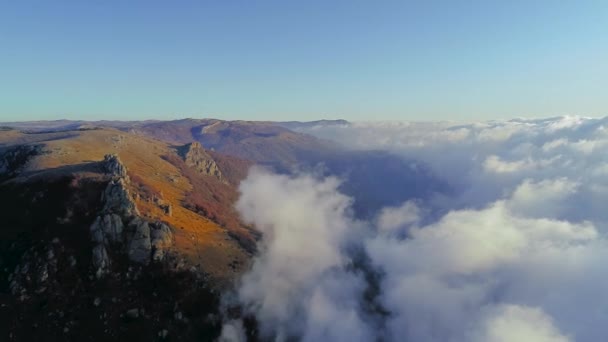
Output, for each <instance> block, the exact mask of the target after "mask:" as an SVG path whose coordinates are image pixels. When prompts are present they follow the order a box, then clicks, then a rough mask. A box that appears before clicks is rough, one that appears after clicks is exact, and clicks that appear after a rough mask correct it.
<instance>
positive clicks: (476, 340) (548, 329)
mask: <svg viewBox="0 0 608 342" xmlns="http://www.w3.org/2000/svg"><path fill="white" fill-rule="evenodd" d="M470 339H471V341H472V342H511V341H519V342H569V341H571V339H570V338H568V337H567V336H564V335H562V334H561V333H560V332H559V331H558V330H557V328H556V327H555V326H554V325H553V322H552V320H551V317H549V316H547V315H546V314H545V313H544V312H543V311H542V310H540V309H538V308H529V307H524V306H518V305H502V306H498V307H495V308H492V309H490V310H489V312H488V313H487V314H486V317H485V320H484V321H483V322H481V326H480V327H479V328H478V330H476V331H474V332H473V334H472V335H471V336H470Z"/></svg>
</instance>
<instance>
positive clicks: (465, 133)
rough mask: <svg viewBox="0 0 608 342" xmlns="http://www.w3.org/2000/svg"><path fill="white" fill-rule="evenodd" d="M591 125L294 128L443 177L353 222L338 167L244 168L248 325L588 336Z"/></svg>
mask: <svg viewBox="0 0 608 342" xmlns="http://www.w3.org/2000/svg"><path fill="white" fill-rule="evenodd" d="M606 124H608V119H587V118H580V117H561V118H553V119H546V120H511V121H495V122H483V123H471V124H464V125H463V124H459V125H454V124H450V123H407V122H391V123H353V124H342V125H325V126H313V127H306V128H304V132H306V133H310V134H314V135H316V136H319V137H324V138H332V139H335V140H336V141H337V142H339V143H341V144H342V145H344V146H348V147H350V148H352V149H355V150H382V151H387V152H390V153H392V154H394V155H397V156H399V157H403V158H404V160H408V161H409V163H410V165H408V167H410V168H416V167H418V166H420V167H428V168H429V169H430V170H431V171H432V172H433V173H434V174H436V175H438V176H439V178H440V179H441V180H442V181H443V182H446V183H447V184H449V186H450V187H451V188H452V189H454V191H453V192H452V193H449V194H446V193H437V194H435V195H431V196H428V197H426V198H404V200H403V203H401V204H399V205H396V206H392V207H385V208H382V209H380V210H378V211H377V212H376V213H375V214H374V215H373V216H372V218H370V219H366V220H360V219H357V218H356V217H358V216H357V215H355V213H354V212H353V209H352V208H353V201H354V200H353V199H352V198H350V197H348V196H346V195H344V194H342V193H340V191H339V188H340V184H341V181H344V180H343V179H338V178H334V177H326V178H323V177H318V176H314V175H308V174H297V175H292V176H287V175H276V174H272V173H269V172H267V171H264V170H261V169H255V170H254V171H252V172H251V173H250V175H249V177H248V178H247V179H246V180H245V181H243V183H242V184H241V187H240V191H241V198H240V200H239V201H238V203H237V210H238V211H239V213H240V214H241V215H242V217H243V219H244V220H245V221H247V222H248V223H251V224H254V225H255V226H256V227H257V228H258V229H259V230H260V231H261V232H262V233H263V239H262V240H261V242H260V246H259V247H260V253H259V255H258V256H257V257H256V258H255V261H254V263H253V265H252V268H251V270H250V271H249V272H248V273H246V274H245V275H244V276H243V277H242V279H241V282H240V284H239V287H238V290H237V293H236V297H235V298H236V299H237V301H238V302H239V303H240V305H241V306H242V307H243V308H244V311H245V313H246V315H250V316H252V317H255V319H256V321H257V322H258V324H259V328H260V334H261V336H262V337H265V338H269V339H276V340H278V341H283V340H288V339H290V338H298V339H302V340H304V341H313V340H314V341H318V340H334V341H370V340H375V339H376V340H385V341H422V342H426V341H454V342H461V341H462V342H464V341H471V342H477V341H488V342H498V341H553V342H557V341H559V342H562V341H598V340H602V339H603V338H604V337H605V336H608V327H607V326H606V325H605V321H606V318H607V317H608V309H607V308H608V295H605V291H606V288H608V272H607V271H606V265H608V237H607V235H606V232H607V229H606V228H607V225H606V224H607V221H608V216H607V215H608V214H607V213H608V211H606V210H605V207H604V206H605V203H607V200H608V177H607V176H608V154H606V153H605V146H607V145H608V129H607V127H608V125H607V126H606V127H605V125H606ZM412 161H415V162H412ZM416 163H419V165H416ZM404 174H407V173H406V172H404ZM429 186H432V185H429ZM242 329H243V328H242V323H241V322H240V321H239V320H238V318H237V320H236V321H232V322H230V323H227V324H226V326H225V329H224V337H230V336H232V337H233V339H235V338H237V337H239V336H240V337H241V338H242V337H243V336H244V335H243V331H242Z"/></svg>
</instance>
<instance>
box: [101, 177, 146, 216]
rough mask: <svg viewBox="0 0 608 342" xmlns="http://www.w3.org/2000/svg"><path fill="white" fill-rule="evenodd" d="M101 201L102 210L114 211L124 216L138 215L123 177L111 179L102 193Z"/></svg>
mask: <svg viewBox="0 0 608 342" xmlns="http://www.w3.org/2000/svg"><path fill="white" fill-rule="evenodd" d="M102 201H103V203H104V206H103V211H104V212H107V213H116V214H119V215H121V216H124V217H131V216H134V215H139V211H138V210H137V207H136V206H135V202H134V201H133V197H132V196H131V193H130V191H129V189H128V188H127V181H126V180H125V178H118V179H114V180H111V181H110V182H109V183H108V186H107V187H106V189H105V191H104V193H103V196H102Z"/></svg>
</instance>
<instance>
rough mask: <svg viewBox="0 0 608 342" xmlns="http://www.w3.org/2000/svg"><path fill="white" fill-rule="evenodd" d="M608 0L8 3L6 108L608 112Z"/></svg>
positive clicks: (1, 69)
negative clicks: (607, 91) (607, 92)
mask: <svg viewBox="0 0 608 342" xmlns="http://www.w3.org/2000/svg"><path fill="white" fill-rule="evenodd" d="M607 89H608V2H606V1H549V0H547V1H532V0H529V1H516V0H513V1H498V0H486V1H432V0H431V1H355V0H353V1H311V0H309V1H151V0H148V1H135V0H133V1H58V0H56V1H39V2H36V1H27V0H24V1H9V0H7V1H1V0H0V121H11V120H34V119H59V118H71V119H76V118H79V119H125V120H126V119H145V118H156V119H173V118H183V117H218V118H225V119H247V120H265V119H270V120H298V119H299V120H312V119H319V118H345V119H351V120H370V119H371V120H373V119H388V120H392V119H404V120H433V119H451V120H469V119H494V118H509V117H520V116H526V117H542V116H555V115H566V114H578V115H588V116H600V115H608V95H606V90H607Z"/></svg>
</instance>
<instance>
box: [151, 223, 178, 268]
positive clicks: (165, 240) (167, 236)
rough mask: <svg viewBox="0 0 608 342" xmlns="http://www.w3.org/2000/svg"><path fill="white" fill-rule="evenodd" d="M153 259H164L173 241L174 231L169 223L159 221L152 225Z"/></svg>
mask: <svg viewBox="0 0 608 342" xmlns="http://www.w3.org/2000/svg"><path fill="white" fill-rule="evenodd" d="M150 238H151V244H152V260H153V261H162V260H163V259H164V258H165V255H166V253H167V249H168V248H170V247H171V244H172V243H173V233H172V232H171V228H169V226H168V225H166V224H165V223H162V222H157V223H156V224H154V225H153V226H152V231H151V237H150Z"/></svg>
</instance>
